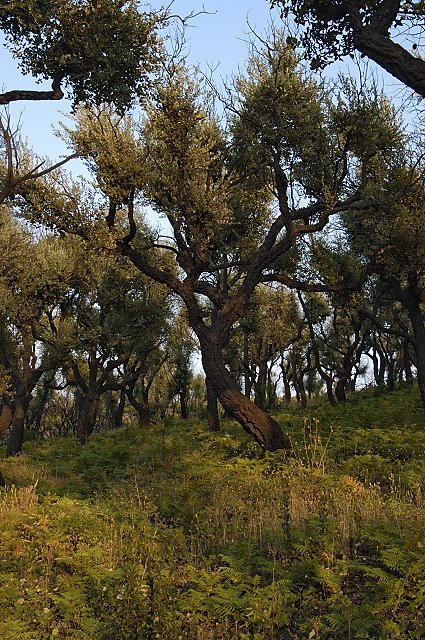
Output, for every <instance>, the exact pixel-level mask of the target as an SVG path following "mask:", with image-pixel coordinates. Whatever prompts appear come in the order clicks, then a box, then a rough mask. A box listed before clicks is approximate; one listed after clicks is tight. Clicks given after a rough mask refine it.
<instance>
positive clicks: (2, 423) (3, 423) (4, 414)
mask: <svg viewBox="0 0 425 640" xmlns="http://www.w3.org/2000/svg"><path fill="white" fill-rule="evenodd" d="M12 418H13V410H12V407H11V405H10V404H7V403H4V404H3V406H2V408H1V412H0V437H1V436H2V435H3V434H4V433H6V431H7V430H8V429H9V427H10V425H11V424H12Z"/></svg>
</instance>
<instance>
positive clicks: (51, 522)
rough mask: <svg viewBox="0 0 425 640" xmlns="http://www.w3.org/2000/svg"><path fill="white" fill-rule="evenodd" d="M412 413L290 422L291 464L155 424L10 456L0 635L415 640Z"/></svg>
mask: <svg viewBox="0 0 425 640" xmlns="http://www.w3.org/2000/svg"><path fill="white" fill-rule="evenodd" d="M419 407H420V402H419V397H418V394H417V392H416V393H415V392H413V391H412V390H404V391H399V392H394V393H392V394H386V395H382V396H381V397H375V396H373V394H368V393H365V394H360V395H358V396H356V397H355V398H354V399H353V400H351V401H349V402H347V403H346V405H344V406H342V407H330V406H329V405H322V406H318V407H316V408H311V409H309V410H308V414H309V418H308V420H307V421H305V420H304V419H303V415H302V414H301V413H300V411H299V410H298V409H297V408H296V407H295V408H293V409H292V408H288V410H287V412H286V414H282V415H281V416H280V417H278V419H279V421H280V422H281V424H282V425H284V424H285V423H286V424H287V425H289V424H290V427H289V428H290V431H291V436H292V441H293V452H292V453H291V454H288V453H284V452H278V453H275V454H270V453H268V454H265V453H264V452H263V451H262V450H261V448H260V447H259V446H258V445H256V444H255V443H253V442H252V440H250V439H249V438H248V436H247V435H243V434H241V432H240V430H239V429H237V427H236V425H234V424H233V423H230V422H229V423H225V425H224V429H223V431H222V432H221V433H209V432H207V431H205V425H203V424H198V423H193V422H192V423H191V422H188V421H174V420H171V419H170V418H168V419H167V420H166V422H165V423H164V424H162V425H157V426H155V427H152V428H151V429H147V430H143V431H138V430H135V429H133V428H128V429H122V430H119V431H111V432H108V433H101V434H95V435H94V436H93V438H92V439H91V440H90V441H89V443H88V444H87V445H85V446H84V447H83V446H81V444H80V443H78V442H77V441H75V440H73V439H70V438H67V439H55V440H49V441H41V442H36V443H26V444H25V445H24V454H23V455H22V456H21V458H20V459H19V461H18V460H17V459H7V460H4V461H2V469H3V473H4V476H5V479H6V481H7V484H8V485H9V488H8V489H6V490H0V491H1V493H0V530H1V536H2V546H1V547H0V572H1V574H2V583H3V585H4V588H3V590H2V593H1V598H2V606H3V612H4V615H3V616H2V620H1V622H0V634H1V636H2V638H5V639H7V640H9V639H12V638H13V639H14V640H15V638H16V637H19V636H17V634H20V637H22V638H32V637H34V636H35V635H36V636H37V638H38V637H40V638H51V637H56V636H57V637H63V638H87V637H90V638H92V639H93V640H97V639H105V640H106V638H111V637H114V638H123V639H126V640H130V639H131V640H133V638H134V640H136V638H140V637H143V638H147V639H149V638H155V637H160V638H164V640H175V639H176V638H179V637H181V638H182V640H183V639H184V638H187V639H188V640H189V639H192V640H193V638H194V637H197V638H218V639H222V640H228V639H229V638H231V637H234V638H238V639H240V640H255V639H256V640H260V639H261V640H267V639H268V640H271V639H272V638H274V639H277V638H280V639H288V640H289V639H291V640H294V639H296V638H298V639H299V640H301V639H303V640H304V639H305V638H308V637H310V638H317V637H320V638H326V639H329V640H330V639H331V638H332V639H333V640H346V639H347V638H351V639H352V640H354V639H357V640H363V639H365V638H368V637H369V638H376V639H379V640H387V639H388V640H389V638H400V639H401V638H403V639H404V638H423V628H424V618H423V597H424V593H425V565H424V562H423V549H422V544H423V534H424V530H425V521H424V517H423V492H424V490H425V475H424V471H423V456H424V440H423V434H422V429H421V422H422V420H421V411H420V408H419ZM362 438H363V444H362ZM343 443H344V444H345V449H343ZM367 443H368V444H367ZM409 443H410V444H409ZM367 446H369V447H370V452H369V453H363V452H362V451H361V449H363V451H364V450H365V447H367ZM409 446H410V447H412V450H411V455H410V457H408V458H407V457H406V452H407V450H408V448H409ZM372 447H373V450H372ZM356 448H358V452H357V451H356ZM343 451H345V455H344V456H343V458H342V457H341V454H342V452H343ZM372 471H373V475H371V472H372ZM34 477H36V478H37V479H38V482H35V481H34ZM11 485H13V486H11ZM18 485H19V488H17V486H18Z"/></svg>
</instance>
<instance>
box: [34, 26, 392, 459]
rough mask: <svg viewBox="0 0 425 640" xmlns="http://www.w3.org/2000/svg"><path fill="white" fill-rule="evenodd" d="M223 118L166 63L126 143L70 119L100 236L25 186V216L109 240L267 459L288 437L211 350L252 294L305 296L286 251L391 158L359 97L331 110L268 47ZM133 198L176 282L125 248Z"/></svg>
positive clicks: (388, 140) (117, 134)
mask: <svg viewBox="0 0 425 640" xmlns="http://www.w3.org/2000/svg"><path fill="white" fill-rule="evenodd" d="M228 107H229V108H228V114H229V118H228V127H227V130H223V128H222V127H221V126H220V125H219V122H218V120H217V118H215V117H214V114H213V111H212V105H211V103H210V102H209V100H208V96H205V93H203V92H202V89H201V87H200V85H199V83H198V82H197V81H196V80H193V79H192V78H190V77H189V76H188V74H187V72H186V70H185V69H184V67H183V66H178V65H176V64H175V63H174V64H173V65H172V69H171V70H170V69H168V70H166V73H165V75H164V77H163V79H162V81H161V82H159V83H158V86H157V91H156V95H155V99H154V100H153V101H152V102H151V104H150V106H149V107H148V108H147V110H146V118H145V122H144V124H143V126H142V128H141V129H140V133H139V136H136V137H135V138H134V142H133V143H132V144H131V142H130V139H129V136H128V132H129V129H130V130H131V129H132V128H134V125H129V124H128V120H123V119H119V118H118V117H117V116H114V117H110V115H109V114H108V115H107V117H106V118H102V114H101V113H99V112H95V111H93V110H92V111H90V110H89V111H81V112H80V113H79V114H78V123H77V128H76V130H75V131H74V132H70V131H69V132H68V136H69V138H70V141H71V143H72V145H73V147H74V149H78V150H79V151H87V153H88V154H89V153H90V154H91V156H90V158H89V159H88V162H89V164H90V167H91V169H92V170H93V172H94V175H95V177H96V178H97V183H98V186H99V187H100V188H101V190H102V192H103V194H104V195H105V197H106V198H107V202H109V207H108V209H107V215H106V216H105V210H103V216H105V217H106V225H105V222H104V221H103V222H102V219H101V213H102V209H101V208H99V209H98V210H94V209H92V211H91V214H90V224H89V225H87V221H86V223H85V222H84V220H83V219H82V218H80V213H79V211H78V207H77V208H76V204H75V201H72V202H71V201H70V200H69V198H68V199H66V197H65V195H64V193H62V194H60V193H59V192H57V195H52V192H51V191H49V190H47V191H46V190H44V191H43V189H44V187H43V185H42V183H41V182H40V181H37V182H34V183H32V186H33V188H34V189H33V193H32V194H31V207H29V208H28V214H29V215H30V216H31V217H32V218H33V219H38V220H40V221H46V220H47V221H48V222H49V224H51V225H53V226H57V227H59V228H62V229H66V230H71V231H73V232H74V233H81V234H83V235H85V236H86V237H87V238H90V237H91V238H92V241H93V242H99V237H100V238H104V237H105V229H106V230H107V229H109V236H108V237H109V241H108V242H109V243H110V244H109V246H110V247H112V244H113V243H114V246H115V251H116V252H118V253H119V254H121V255H123V256H126V257H127V258H128V259H129V260H130V261H131V262H132V263H133V264H134V265H135V266H136V267H137V268H138V269H139V270H140V271H141V272H142V273H144V274H145V275H146V276H148V277H150V278H152V279H153V280H156V281H157V282H159V283H161V284H164V285H166V286H168V287H169V288H170V289H171V290H172V291H173V292H174V293H175V294H176V295H178V296H179V297H180V298H181V299H182V300H183V302H184V304H185V306H186V308H187V313H188V318H189V324H190V326H191V328H192V329H193V331H194V332H195V334H196V336H197V339H198V341H199V344H200V349H201V354H202V363H203V367H204V370H205V373H206V376H207V380H208V381H209V383H211V385H212V387H213V388H214V392H215V393H216V395H217V397H218V399H219V400H220V403H221V404H222V405H223V407H224V409H225V410H226V411H227V412H228V413H229V414H230V415H232V416H233V417H234V418H235V419H236V420H237V421H238V422H239V423H240V424H241V425H242V426H243V427H244V428H245V429H246V430H247V431H248V432H249V433H250V434H251V435H252V436H253V437H254V438H255V439H256V441H257V442H258V443H259V444H260V445H261V446H262V447H263V448H264V449H267V450H275V449H278V448H281V447H288V446H289V439H288V437H287V436H285V435H283V434H282V431H281V429H280V427H279V425H278V424H277V423H276V421H275V420H273V419H272V418H271V416H269V415H268V414H267V413H265V412H264V411H262V410H261V409H260V408H259V407H257V406H256V405H254V404H253V403H252V402H250V400H249V399H248V398H246V397H245V396H244V395H243V394H242V393H241V391H240V390H239V389H238V387H237V386H236V384H235V382H234V380H233V379H232V376H231V374H230V372H229V371H228V369H227V368H226V366H225V363H224V360H223V350H224V349H225V348H226V346H227V345H228V343H229V339H230V335H231V331H232V328H233V327H234V326H235V324H236V323H237V322H238V321H239V320H240V318H242V317H243V315H244V312H245V308H246V305H247V303H248V301H249V299H250V297H251V295H252V294H253V292H254V290H255V288H256V287H257V286H258V285H259V284H260V283H262V282H281V283H282V284H284V285H286V286H290V287H297V286H298V288H302V287H303V285H304V286H305V287H306V288H308V287H309V286H313V284H314V283H313V284H312V283H308V282H303V277H302V269H301V268H300V264H301V263H300V260H299V259H298V257H299V256H300V255H301V253H300V251H298V252H297V250H296V248H297V247H299V246H300V243H301V240H302V238H304V237H305V236H307V235H309V234H314V233H317V232H319V231H322V230H323V229H324V228H325V227H326V225H327V223H328V221H329V219H330V218H331V217H332V216H335V215H337V214H341V212H343V211H345V210H347V209H350V208H351V207H357V206H359V203H360V202H361V198H362V193H363V190H364V189H365V187H366V185H367V184H368V182H369V180H370V179H371V178H372V174H371V167H372V164H373V158H374V157H375V156H380V155H382V154H383V153H384V152H385V151H386V150H388V149H390V148H392V147H393V145H394V144H395V140H394V138H395V135H396V134H395V133H394V128H393V127H392V126H391V123H389V122H388V121H387V115H388V114H387V113H385V112H382V111H381V110H380V109H378V108H377V107H376V104H375V103H374V102H372V100H370V99H368V97H364V99H363V102H362V103H361V104H360V101H359V103H358V104H357V103H354V102H353V101H352V100H349V99H348V100H347V103H346V104H345V105H344V104H343V102H342V100H341V102H340V104H338V107H336V106H335V104H334V102H333V100H332V98H331V96H330V95H329V93H328V92H327V91H326V90H325V89H324V87H322V86H321V85H320V84H318V83H317V82H315V81H314V80H313V78H312V77H311V76H308V75H306V74H305V73H304V71H303V69H302V68H300V67H299V65H298V60H297V58H296V57H295V55H294V53H293V50H292V48H291V47H290V46H287V45H286V44H285V42H284V41H283V39H282V38H281V36H280V35H276V37H275V38H274V40H272V41H271V42H270V43H269V44H268V45H267V46H265V47H264V48H262V49H261V50H260V51H256V50H253V53H252V57H251V60H250V63H249V66H248V71H247V75H246V76H243V77H241V78H239V79H238V81H237V83H236V93H235V94H234V95H233V96H229V98H228ZM100 125H101V126H100ZM99 129H101V131H100V133H99ZM111 167H113V170H111ZM129 167H130V168H131V167H132V171H129V170H128V169H129ZM122 169H123V170H122ZM137 194H139V197H143V198H144V200H145V201H146V202H148V203H150V204H151V206H152V207H153V208H154V209H155V210H156V211H157V212H158V213H159V214H160V215H165V216H166V217H167V219H168V221H169V224H170V226H171V229H172V233H173V239H172V242H164V241H161V240H160V239H158V241H157V242H155V243H154V246H157V247H158V246H160V247H161V248H163V250H164V251H167V252H168V253H169V254H170V255H172V256H173V257H174V259H175V262H176V263H177V265H178V268H179V273H178V274H176V272H175V270H174V272H173V271H171V270H170V269H166V268H164V267H163V266H162V265H159V264H158V263H155V262H153V261H152V260H151V259H150V257H149V255H148V254H147V253H146V251H144V250H143V249H142V246H143V242H145V246H148V245H149V239H148V238H143V234H142V235H140V232H139V236H138V232H137V223H136V220H135V218H134V201H135V198H136V196H137ZM118 196H119V199H118ZM123 215H126V216H127V221H126V224H127V230H128V232H127V233H126V235H123V232H122V231H121V230H122V227H123V224H124V221H123ZM104 219H105V218H104ZM76 220H78V224H76V222H75V221H76ZM80 223H81V224H80ZM96 230H98V235H93V234H95V232H96ZM138 237H139V238H140V240H139V241H138V242H139V244H137V243H135V240H136V239H137V238H138ZM223 256H225V259H224V260H223V261H220V258H223ZM319 286H323V285H322V284H320V285H319ZM335 286H337V285H335ZM338 286H341V285H338ZM343 286H350V285H349V283H345V284H344V285H343ZM356 286H358V285H356Z"/></svg>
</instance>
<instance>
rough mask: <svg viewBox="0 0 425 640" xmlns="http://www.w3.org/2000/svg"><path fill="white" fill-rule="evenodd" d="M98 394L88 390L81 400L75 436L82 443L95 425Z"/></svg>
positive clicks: (85, 441)
mask: <svg viewBox="0 0 425 640" xmlns="http://www.w3.org/2000/svg"><path fill="white" fill-rule="evenodd" d="M99 400H100V394H99V392H98V391H95V390H90V389H89V393H88V394H87V395H86V397H85V398H84V401H83V407H82V411H81V413H80V416H79V419H78V424H77V432H76V434H75V435H76V436H77V438H78V440H79V441H80V442H81V443H82V444H86V443H87V440H88V438H89V436H91V434H92V433H93V431H94V429H95V426H96V418H97V410H98V407H99Z"/></svg>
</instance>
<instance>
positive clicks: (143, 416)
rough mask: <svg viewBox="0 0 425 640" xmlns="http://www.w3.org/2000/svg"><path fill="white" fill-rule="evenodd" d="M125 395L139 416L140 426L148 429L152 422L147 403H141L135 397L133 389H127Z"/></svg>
mask: <svg viewBox="0 0 425 640" xmlns="http://www.w3.org/2000/svg"><path fill="white" fill-rule="evenodd" d="M125 394H126V396H127V398H128V400H129V402H130V404H131V405H132V407H134V409H136V411H137V414H138V416H139V421H140V426H142V427H148V426H149V425H150V422H151V414H150V411H149V407H148V405H147V402H143V403H142V402H139V401H138V400H137V399H136V397H135V396H134V393H133V390H132V389H126V390H125Z"/></svg>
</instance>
